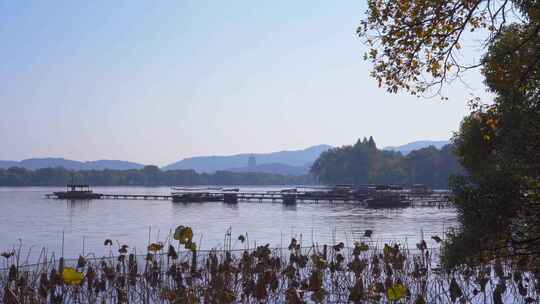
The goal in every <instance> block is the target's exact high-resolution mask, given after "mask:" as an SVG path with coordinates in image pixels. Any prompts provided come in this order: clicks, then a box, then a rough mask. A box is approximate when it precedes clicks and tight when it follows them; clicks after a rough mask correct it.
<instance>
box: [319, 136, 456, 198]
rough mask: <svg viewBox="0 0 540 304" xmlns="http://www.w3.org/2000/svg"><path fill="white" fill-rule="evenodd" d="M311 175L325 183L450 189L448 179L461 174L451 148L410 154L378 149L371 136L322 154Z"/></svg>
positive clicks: (430, 149)
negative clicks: (412, 185) (423, 185)
mask: <svg viewBox="0 0 540 304" xmlns="http://www.w3.org/2000/svg"><path fill="white" fill-rule="evenodd" d="M311 173H312V174H313V175H314V176H316V177H317V178H318V180H319V181H320V182H322V183H324V184H356V185H358V184H400V185H411V184H426V185H430V186H432V187H438V188H447V187H448V178H449V177H450V176H452V175H456V174H462V173H463V169H462V167H461V165H459V163H458V159H457V158H456V156H455V155H454V151H453V148H452V145H446V146H444V147H442V148H441V149H437V148H435V147H434V146H430V147H427V148H422V149H418V150H414V151H412V152H410V153H409V154H407V155H405V156H404V155H402V154H401V153H399V152H395V151H387V150H379V149H377V146H376V144H375V141H374V140H373V138H372V137H369V139H366V138H365V137H364V139H363V140H360V139H359V140H358V141H357V142H356V143H355V144H354V145H346V146H342V147H337V148H332V149H330V150H328V151H326V152H323V153H322V154H321V156H320V157H319V158H318V159H317V160H316V161H315V163H314V164H313V166H312V167H311Z"/></svg>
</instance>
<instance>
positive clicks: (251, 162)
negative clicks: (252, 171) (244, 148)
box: [248, 155, 257, 168]
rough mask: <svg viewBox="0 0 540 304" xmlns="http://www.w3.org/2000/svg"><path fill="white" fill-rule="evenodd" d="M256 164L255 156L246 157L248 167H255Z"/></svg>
mask: <svg viewBox="0 0 540 304" xmlns="http://www.w3.org/2000/svg"><path fill="white" fill-rule="evenodd" d="M256 166H257V160H255V156H253V155H251V156H250V157H249V159H248V168H255V167H256Z"/></svg>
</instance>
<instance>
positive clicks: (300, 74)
mask: <svg viewBox="0 0 540 304" xmlns="http://www.w3.org/2000/svg"><path fill="white" fill-rule="evenodd" d="M365 9H366V7H365V3H361V2H357V1H341V2H339V3H331V4H329V3H323V2H316V3H314V2H312V1H310V2H308V1H298V2H294V3H290V2H289V1H273V2H271V3H270V2H267V3H262V2H261V3H254V2H249V1H238V2H234V3H225V2H218V3H215V2H210V1H183V2H181V3H154V2H142V1H141V2H139V1H137V2H136V1H118V2H115V3H114V5H113V4H111V3H110V2H108V1H96V2H91V3H80V2H70V1H65V2H63V1H61V2H58V3H57V5H54V6H53V5H51V4H50V3H48V2H33V3H30V2H4V3H0V15H1V17H2V20H3V23H2V25H1V26H0V37H1V38H2V39H3V41H5V42H6V43H5V45H4V47H3V48H2V49H1V50H0V55H1V56H2V58H4V60H3V61H2V63H1V64H0V81H2V83H3V85H2V88H0V105H1V106H2V109H4V111H3V115H2V119H1V120H0V134H1V136H2V144H3V149H1V150H0V159H1V160H22V159H28V158H39V157H63V158H67V159H75V160H81V161H89V160H98V159H118V160H126V161H132V162H137V163H142V164H156V165H165V164H169V163H172V162H174V161H178V160H180V159H182V158H186V157H191V156H199V155H231V154H238V153H249V152H257V153H265V152H273V151H281V150H298V149H304V148H306V147H309V146H313V145H318V144H329V145H332V146H340V145H345V144H351V143H354V141H356V139H358V138H359V137H363V136H370V135H371V136H373V137H374V138H375V140H376V142H377V145H378V146H379V147H385V146H396V145H402V144H405V143H408V142H412V141H416V140H444V139H445V138H450V137H451V135H452V132H453V131H454V130H457V128H458V127H459V122H460V120H461V119H462V118H463V116H465V115H466V114H467V112H468V110H467V106H466V104H467V101H468V100H469V99H470V94H471V93H474V94H477V95H480V96H485V93H484V88H483V84H482V82H481V80H480V79H481V78H480V77H478V74H477V73H472V74H470V75H469V78H468V79H466V81H467V84H468V86H465V85H462V84H461V83H456V84H454V85H452V86H450V87H449V88H450V89H448V90H447V96H448V97H449V98H450V100H449V101H445V102H441V101H440V100H439V99H437V98H433V99H419V98H416V97H413V96H409V95H406V94H397V95H395V94H389V93H386V91H385V90H384V89H381V88H378V87H377V83H376V81H375V80H374V79H372V78H370V77H369V71H370V69H371V65H370V63H369V62H365V61H364V60H363V59H362V56H363V53H364V52H365V50H366V49H365V47H364V45H363V44H362V41H361V39H359V38H357V37H356V34H355V31H356V28H357V26H358V25H359V21H360V20H361V19H362V18H363V16H364V11H365Z"/></svg>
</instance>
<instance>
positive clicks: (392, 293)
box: [386, 284, 407, 301]
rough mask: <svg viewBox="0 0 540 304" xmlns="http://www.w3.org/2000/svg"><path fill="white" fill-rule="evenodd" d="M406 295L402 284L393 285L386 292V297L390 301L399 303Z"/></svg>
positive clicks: (405, 289)
mask: <svg viewBox="0 0 540 304" xmlns="http://www.w3.org/2000/svg"><path fill="white" fill-rule="evenodd" d="M406 295H407V288H405V286H403V284H394V285H392V286H390V287H389V288H388V289H387V290H386V296H387V297H388V300H390V301H399V300H401V299H403V298H404V297H405V296H406Z"/></svg>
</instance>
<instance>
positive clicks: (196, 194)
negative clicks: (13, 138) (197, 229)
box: [45, 190, 452, 206]
mask: <svg viewBox="0 0 540 304" xmlns="http://www.w3.org/2000/svg"><path fill="white" fill-rule="evenodd" d="M381 195H382V196H383V197H384V195H393V196H395V195H399V196H400V198H401V200H404V201H406V202H408V203H409V204H408V205H410V206H446V205H449V204H451V201H452V194H451V192H449V191H440V192H427V193H413V192H410V191H392V192H384V191H378V192H371V193H355V192H332V191H266V192H264V191H259V192H250V191H237V192H227V191H216V190H208V191H178V192H172V193H171V194H170V195H156V194H105V193H103V194H99V198H98V199H112V200H163V201H165V200H172V201H173V202H176V203H197V202H223V203H226V204H236V203H238V202H240V201H241V202H260V203H262V202H275V203H283V204H296V203H298V202H300V203H322V202H328V203H340V202H343V203H358V204H363V203H365V201H366V200H368V199H371V198H374V197H380V196H381ZM45 197H46V198H51V199H56V198H58V197H57V196H56V195H55V194H46V195H45Z"/></svg>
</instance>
